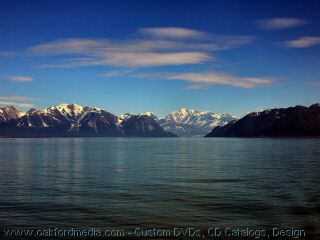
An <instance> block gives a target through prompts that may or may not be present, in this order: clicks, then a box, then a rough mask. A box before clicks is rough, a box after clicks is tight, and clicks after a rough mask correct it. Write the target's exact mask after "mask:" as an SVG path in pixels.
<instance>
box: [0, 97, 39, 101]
mask: <svg viewBox="0 0 320 240" xmlns="http://www.w3.org/2000/svg"><path fill="white" fill-rule="evenodd" d="M38 100H40V99H39V98H32V97H23V96H10V97H0V101H18V102H26V101H38Z"/></svg>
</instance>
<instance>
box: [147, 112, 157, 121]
mask: <svg viewBox="0 0 320 240" xmlns="http://www.w3.org/2000/svg"><path fill="white" fill-rule="evenodd" d="M144 115H147V116H148V117H151V118H152V119H154V120H156V121H158V117H157V116H156V115H155V114H154V113H153V112H146V113H145V114H144Z"/></svg>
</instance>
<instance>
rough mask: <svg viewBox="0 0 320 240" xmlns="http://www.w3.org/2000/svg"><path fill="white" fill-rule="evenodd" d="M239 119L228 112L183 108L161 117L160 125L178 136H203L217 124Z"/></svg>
mask: <svg viewBox="0 0 320 240" xmlns="http://www.w3.org/2000/svg"><path fill="white" fill-rule="evenodd" d="M235 119H237V118H236V117H234V116H231V115H230V114H228V113H222V114H216V113H212V112H209V111H199V110H195V109H187V108H182V109H181V110H180V111H176V112H173V113H171V114H168V115H166V116H165V117H164V118H162V119H159V120H158V122H159V124H160V126H161V127H162V128H163V129H164V130H166V131H168V132H172V133H174V134H177V135H178V136H198V135H200V136H203V135H205V134H207V133H209V132H210V131H212V129H213V128H215V127H217V126H224V125H226V124H227V123H229V122H230V121H232V120H235Z"/></svg>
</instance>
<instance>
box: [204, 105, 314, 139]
mask: <svg viewBox="0 0 320 240" xmlns="http://www.w3.org/2000/svg"><path fill="white" fill-rule="evenodd" d="M305 136H310V137H319V136H320V104H313V105H311V106H310V107H304V106H295V107H289V108H275V109H269V110H265V111H262V112H252V113H249V114H247V115H246V116H244V117H243V118H241V119H239V120H238V121H232V122H230V123H229V124H227V125H225V126H222V127H216V128H214V129H213V130H212V131H211V132H210V133H209V134H207V135H206V137H305Z"/></svg>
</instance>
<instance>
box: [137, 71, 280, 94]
mask: <svg viewBox="0 0 320 240" xmlns="http://www.w3.org/2000/svg"><path fill="white" fill-rule="evenodd" d="M139 77H144V78H156V79H165V80H180V81H187V82H189V83H190V85H189V86H188V89H191V90H201V89H207V88H209V87H211V86H213V85H229V86H233V87H240V88H254V87H259V86H266V85H271V84H272V83H274V82H275V81H276V78H272V77H239V76H235V75H232V74H230V73H222V72H197V73H192V72H189V73H166V74H161V73H156V74H154V73H151V74H140V75H139Z"/></svg>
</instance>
